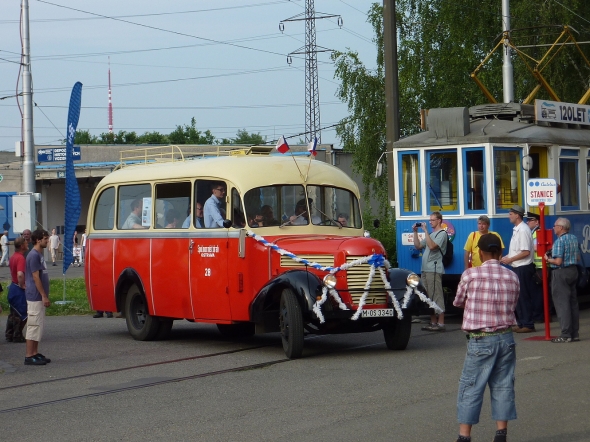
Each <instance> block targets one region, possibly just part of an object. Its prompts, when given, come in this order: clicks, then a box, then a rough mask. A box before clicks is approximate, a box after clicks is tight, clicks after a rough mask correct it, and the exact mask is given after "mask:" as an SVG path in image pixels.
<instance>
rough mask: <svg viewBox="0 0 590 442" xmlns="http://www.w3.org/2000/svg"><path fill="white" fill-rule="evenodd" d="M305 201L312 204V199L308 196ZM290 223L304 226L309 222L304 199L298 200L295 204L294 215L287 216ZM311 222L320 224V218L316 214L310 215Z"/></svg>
mask: <svg viewBox="0 0 590 442" xmlns="http://www.w3.org/2000/svg"><path fill="white" fill-rule="evenodd" d="M307 202H309V205H310V207H311V205H312V204H313V199H311V198H308V199H307ZM289 221H290V223H291V225H293V226H304V225H307V224H309V212H308V211H307V204H306V201H305V199H302V200H299V201H298V202H297V204H296V205H295V215H292V216H291V218H289ZM311 222H312V223H313V224H320V223H321V222H322V220H321V218H320V217H319V216H317V215H312V217H311Z"/></svg>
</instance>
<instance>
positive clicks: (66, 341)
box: [0, 310, 590, 442]
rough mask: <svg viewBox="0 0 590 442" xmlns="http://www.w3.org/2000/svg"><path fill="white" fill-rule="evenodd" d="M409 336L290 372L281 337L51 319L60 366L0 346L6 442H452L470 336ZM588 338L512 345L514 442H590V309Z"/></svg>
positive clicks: (322, 348)
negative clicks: (146, 336) (143, 334)
mask: <svg viewBox="0 0 590 442" xmlns="http://www.w3.org/2000/svg"><path fill="white" fill-rule="evenodd" d="M451 322H452V318H451ZM455 322H458V321H457V319H455ZM3 326H4V323H3V321H2V322H0V328H1V327H3ZM413 327H414V328H413V336H412V339H411V341H410V345H409V347H408V349H407V350H406V351H403V352H391V351H388V350H387V349H386V347H385V344H384V342H383V338H382V335H381V333H380V332H376V333H370V334H362V335H339V336H323V337H309V338H307V339H306V341H305V352H304V358H302V359H299V360H295V361H289V360H286V359H285V357H284V354H283V351H282V348H281V344H280V338H279V336H278V335H277V334H269V335H263V336H256V337H253V338H249V339H246V340H242V341H230V340H225V339H223V338H222V337H221V335H220V334H219V333H218V332H217V330H216V328H215V326H213V325H206V324H191V323H189V322H186V321H177V322H176V323H175V326H174V329H173V331H172V337H171V339H170V340H168V341H161V342H136V341H133V340H132V339H131V338H130V337H129V335H128V333H127V331H126V326H125V320H124V319H106V318H103V319H92V318H91V317H90V316H84V317H82V316H78V317H76V316H70V317H48V318H47V330H46V336H45V339H44V341H43V342H42V343H41V348H40V349H41V352H42V353H44V354H46V355H47V356H50V357H51V358H53V362H51V364H49V365H47V366H45V367H30V366H24V365H23V357H24V347H23V344H11V343H5V342H3V341H2V342H0V368H1V369H3V370H4V372H3V373H2V374H0V428H1V430H0V431H1V434H2V440H17V439H19V440H38V439H40V438H42V439H44V440H56V441H57V440H60V441H81V440H88V441H91V440H92V441H96V440H126V441H127V440H130V441H145V440H160V439H164V438H167V439H169V440H189V439H191V440H207V441H238V440H239V441H260V440H268V441H272V440H289V441H310V440H321V441H358V440H372V441H386V440H387V441H391V440H394V441H411V442H414V441H416V442H417V441H451V440H455V438H456V434H457V425H456V423H455V401H456V394H457V382H458V378H459V374H460V371H461V367H462V362H463V357H464V351H465V342H466V341H465V337H464V335H463V333H461V332H460V330H459V325H458V324H457V323H455V324H453V323H451V324H449V326H448V328H449V330H448V331H447V332H446V333H442V334H432V333H430V334H429V333H427V332H422V331H420V324H414V325H413ZM581 329H582V334H581V337H582V341H581V342H579V343H571V344H552V343H549V342H533V341H529V340H525V339H524V338H526V337H528V336H522V335H517V336H516V339H517V343H518V346H517V355H518V363H517V407H518V416H519V418H518V420H517V421H515V422H514V423H512V424H511V425H510V433H509V438H510V440H518V441H521V442H533V441H534V442H551V441H570V442H571V441H588V440H590V420H589V419H588V408H589V407H588V406H589V402H590V397H589V392H590V375H589V374H588V367H589V363H590V334H589V333H588V330H590V310H585V311H583V312H582V320H581ZM552 330H553V332H554V333H555V332H557V324H556V323H553V324H552ZM538 334H539V335H540V334H541V333H538ZM489 415H490V409H489V398H486V401H485V405H484V409H483V412H482V421H481V423H480V424H479V425H478V426H477V427H476V428H475V430H474V440H476V441H477V440H491V439H492V434H493V431H494V424H493V423H492V421H491V419H490V417H489Z"/></svg>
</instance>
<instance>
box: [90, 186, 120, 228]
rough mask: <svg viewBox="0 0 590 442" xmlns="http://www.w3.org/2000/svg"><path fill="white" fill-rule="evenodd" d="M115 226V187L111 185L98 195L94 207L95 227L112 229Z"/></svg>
mask: <svg viewBox="0 0 590 442" xmlns="http://www.w3.org/2000/svg"><path fill="white" fill-rule="evenodd" d="M114 226H115V188H114V187H109V188H108V189H106V190H104V191H103V192H102V193H101V194H100V196H99V197H98V201H97V203H96V207H95V208H94V229H95V230H112V229H113V227H114Z"/></svg>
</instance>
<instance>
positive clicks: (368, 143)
mask: <svg viewBox="0 0 590 442" xmlns="http://www.w3.org/2000/svg"><path fill="white" fill-rule="evenodd" d="M396 8H397V18H396V20H397V25H398V29H397V32H398V69H399V100H400V131H401V135H402V137H403V136H408V135H412V134H414V133H416V132H418V131H419V130H420V125H419V123H420V113H419V112H420V109H429V108H438V107H455V106H473V105H476V104H483V103H485V102H486V98H485V97H484V95H483V94H482V93H481V91H480V90H479V88H478V87H477V85H476V84H475V82H473V80H471V79H470V73H471V72H473V71H474V70H475V68H476V67H477V66H478V65H479V64H480V62H481V61H482V60H483V59H484V58H485V56H486V55H487V54H488V53H489V52H490V51H491V50H492V49H493V47H494V46H495V44H496V42H497V38H498V37H499V35H500V34H501V31H502V23H501V2H500V1H499V0H455V1H448V0H397V5H396ZM367 16H368V19H367V21H369V22H370V23H371V24H372V26H373V29H374V32H375V37H374V39H373V40H374V42H375V44H376V46H377V67H376V69H374V70H369V69H367V68H366V67H365V66H364V65H363V63H362V62H361V61H360V60H359V57H358V54H357V53H356V52H355V51H352V50H348V51H346V52H334V53H333V54H332V59H333V61H334V63H335V66H336V70H335V77H336V78H338V79H339V80H340V82H341V84H340V87H339V88H338V91H337V96H338V97H339V98H340V99H341V100H342V101H344V102H346V103H347V104H348V109H349V112H350V115H349V116H348V117H347V118H345V119H343V120H342V121H341V122H340V124H339V125H338V126H337V129H336V134H337V136H338V137H339V138H340V140H341V142H342V145H343V147H344V149H345V150H346V151H348V152H352V153H353V168H354V170H355V172H357V173H359V174H360V175H361V176H362V179H363V183H364V184H365V189H366V192H365V195H364V196H365V197H368V196H369V195H374V196H375V197H376V198H377V199H378V200H379V201H380V209H379V216H380V218H381V219H382V226H383V224H385V226H386V228H383V227H382V228H381V229H379V230H378V231H377V232H375V233H374V235H376V236H377V237H378V238H379V239H380V240H381V241H382V242H383V244H384V245H385V247H386V248H387V250H388V252H389V254H390V256H394V255H393V250H394V248H395V245H394V237H395V235H394V234H393V233H392V232H394V228H393V213H392V211H391V209H390V208H389V205H388V196H387V187H386V182H385V177H382V178H379V179H374V178H373V174H374V170H375V164H376V162H377V160H378V158H379V157H380V155H381V153H382V152H383V145H384V140H385V98H384V86H385V83H384V68H383V8H382V6H381V5H380V4H378V3H374V4H373V5H372V6H371V8H370V10H369V12H368V14H367ZM511 16H512V21H511V28H512V29H524V28H528V29H526V31H525V30H522V31H516V30H515V31H514V32H513V34H512V37H513V41H514V42H516V44H517V45H537V46H536V47H534V48H530V49H524V48H523V49H522V50H523V51H525V50H526V51H528V52H527V54H528V55H529V56H531V57H534V58H536V59H540V58H541V57H542V55H543V54H544V53H545V52H546V50H547V48H546V47H541V46H538V45H539V44H544V43H553V41H554V40H555V38H557V36H558V35H559V32H560V31H561V29H562V28H559V27H556V25H563V24H568V25H571V26H572V27H574V28H575V29H576V30H578V31H579V35H578V36H577V37H576V39H577V40H578V41H588V40H590V35H589V34H590V26H589V24H588V21H587V19H585V18H584V17H590V2H588V1H587V0H572V1H571V2H568V8H565V7H563V6H561V5H560V4H558V3H557V2H551V1H537V0H521V1H519V2H512V4H511ZM539 24H542V25H553V27H543V28H532V27H534V26H537V25H539ZM587 52H588V51H587V50H586V53H587ZM501 57H502V54H501V51H497V53H495V54H494V55H493V56H492V59H491V60H490V61H489V62H488V65H486V68H485V69H483V71H482V72H481V74H480V75H479V77H480V78H481V80H482V81H483V83H484V84H485V85H486V86H487V87H488V89H489V90H490V91H491V92H492V94H493V95H494V96H495V97H496V98H497V99H499V100H500V101H501V99H502V70H501V65H502V60H501ZM512 58H513V64H514V94H515V95H514V96H515V100H516V101H518V100H522V99H524V98H525V97H526V96H528V94H529V93H530V92H531V90H532V89H533V88H534V86H535V85H536V80H535V79H534V77H533V76H532V74H531V73H530V72H529V71H528V70H527V68H526V66H525V64H524V63H523V62H522V61H521V58H520V57H519V56H518V55H516V54H514V55H513V56H512ZM587 58H590V57H588V56H587ZM556 59H557V60H558V62H557V63H553V64H551V65H549V67H547V68H546V69H545V70H544V71H543V74H544V75H545V76H546V78H547V79H548V81H549V84H551V85H552V86H553V87H554V89H555V90H556V92H557V94H558V96H559V97H560V98H561V99H562V100H563V101H573V102H577V101H578V100H579V99H580V97H581V96H582V94H583V93H584V92H585V90H586V89H588V87H589V86H590V69H589V68H588V67H587V66H586V64H585V63H584V62H583V59H582V57H581V56H580V55H579V53H577V52H576V51H575V49H574V48H573V47H571V46H568V47H566V48H565V49H564V50H563V51H561V53H560V54H559V56H558V58H556ZM538 98H542V99H545V98H548V96H547V94H546V93H545V92H540V93H539V94H538ZM387 160H390V159H389V158H387V156H386V157H385V161H387ZM392 178H393V177H392ZM370 215H371V213H370V212H369V213H368V214H367V215H366V217H367V220H368V217H369V216H370ZM384 220H385V223H383V221H384ZM384 230H387V231H388V232H389V233H390V235H389V236H387V237H384V235H386V233H387V232H384Z"/></svg>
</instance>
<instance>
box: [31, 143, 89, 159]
mask: <svg viewBox="0 0 590 442" xmlns="http://www.w3.org/2000/svg"><path fill="white" fill-rule="evenodd" d="M73 153H74V161H80V160H81V159H82V154H81V153H80V146H74V152H73ZM65 160H66V148H65V147H54V148H48V149H39V150H37V162H38V163H47V162H53V161H65Z"/></svg>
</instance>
